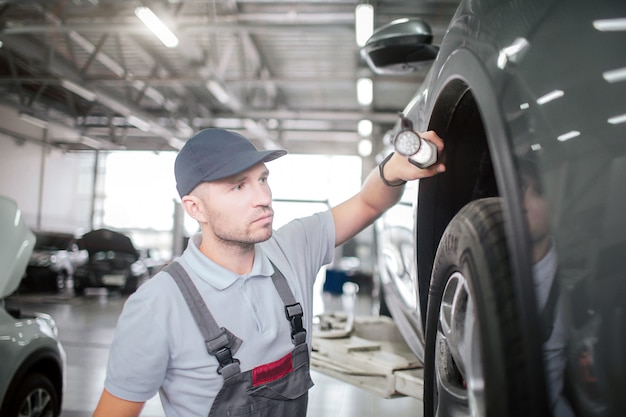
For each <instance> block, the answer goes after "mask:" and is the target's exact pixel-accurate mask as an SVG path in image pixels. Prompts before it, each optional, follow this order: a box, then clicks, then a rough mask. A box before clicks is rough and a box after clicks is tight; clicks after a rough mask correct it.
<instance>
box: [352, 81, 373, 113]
mask: <svg viewBox="0 0 626 417" xmlns="http://www.w3.org/2000/svg"><path fill="white" fill-rule="evenodd" d="M356 99H357V101H358V102H359V104H360V105H362V106H369V105H370V104H372V101H373V100H374V82H373V81H372V79H371V78H359V79H358V80H356Z"/></svg>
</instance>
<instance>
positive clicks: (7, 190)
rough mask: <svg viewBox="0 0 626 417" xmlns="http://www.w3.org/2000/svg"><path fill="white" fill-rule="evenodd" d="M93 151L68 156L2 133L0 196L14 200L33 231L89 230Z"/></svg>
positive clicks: (73, 231)
mask: <svg viewBox="0 0 626 417" xmlns="http://www.w3.org/2000/svg"><path fill="white" fill-rule="evenodd" d="M94 164H95V154H94V153H65V152H62V151H61V150H58V149H53V148H50V147H49V146H45V145H41V144H38V143H32V142H30V141H27V140H23V139H16V138H14V137H12V136H8V135H4V134H1V133H0V194H2V195H5V196H7V197H10V198H12V199H14V200H15V201H16V202H17V204H18V206H19V207H20V209H21V210H22V215H23V216H24V219H25V221H26V223H27V224H28V226H29V227H30V228H31V229H41V230H51V231H62V232H71V233H80V232H82V231H85V230H89V228H90V218H91V194H92V189H93V186H92V184H93V176H94Z"/></svg>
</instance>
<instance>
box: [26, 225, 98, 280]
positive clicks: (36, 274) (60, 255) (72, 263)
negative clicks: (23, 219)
mask: <svg viewBox="0 0 626 417" xmlns="http://www.w3.org/2000/svg"><path fill="white" fill-rule="evenodd" d="M35 237H36V242H35V249H34V250H33V254H32V255H31V257H30V260H29V261H28V267H27V268H26V276H25V277H24V278H23V279H22V281H21V282H20V286H19V289H20V292H34V291H53V292H62V291H64V290H65V288H66V287H67V285H68V283H69V282H70V281H73V279H74V271H75V270H76V268H78V267H80V266H81V265H84V264H85V263H86V262H87V260H88V259H89V254H88V253H87V251H86V250H80V249H79V248H78V243H77V239H76V238H75V237H74V235H73V234H71V233H60V232H47V231H35Z"/></svg>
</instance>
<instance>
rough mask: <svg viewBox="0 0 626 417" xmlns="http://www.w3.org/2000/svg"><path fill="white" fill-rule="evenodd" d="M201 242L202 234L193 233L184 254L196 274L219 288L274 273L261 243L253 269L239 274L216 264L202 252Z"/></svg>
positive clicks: (256, 252)
mask: <svg viewBox="0 0 626 417" xmlns="http://www.w3.org/2000/svg"><path fill="white" fill-rule="evenodd" d="M200 242H202V235H201V234H200V233H198V234H195V235H193V236H192V237H191V238H190V239H189V244H188V246H187V249H185V253H184V254H183V256H184V258H185V261H186V262H187V263H188V265H189V266H190V268H191V270H192V272H193V273H194V275H195V276H197V277H199V278H200V279H201V280H203V281H205V282H206V283H208V284H210V285H211V286H213V287H215V288H216V289H218V290H224V289H226V288H228V287H230V286H231V285H233V283H235V281H237V280H238V279H249V278H252V277H265V278H269V277H271V276H272V274H273V273H274V268H273V267H272V264H271V262H270V260H269V259H268V258H267V256H265V254H264V253H263V251H262V250H261V248H260V246H259V245H255V246H254V263H253V264H252V270H251V271H250V272H249V273H248V274H245V275H239V274H236V273H234V272H233V271H230V270H228V269H226V268H224V267H222V266H220V265H218V264H216V263H215V262H213V261H212V260H211V259H210V258H208V257H207V256H206V255H204V254H203V253H202V252H200Z"/></svg>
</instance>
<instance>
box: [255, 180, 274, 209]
mask: <svg viewBox="0 0 626 417" xmlns="http://www.w3.org/2000/svg"><path fill="white" fill-rule="evenodd" d="M254 198H255V203H256V204H257V205H259V206H269V205H270V204H271V202H272V191H271V190H270V187H269V186H268V185H267V184H257V186H256V188H255V196H254Z"/></svg>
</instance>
